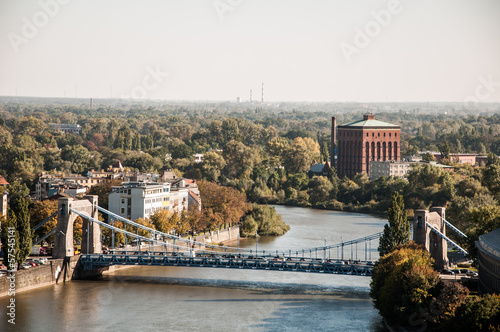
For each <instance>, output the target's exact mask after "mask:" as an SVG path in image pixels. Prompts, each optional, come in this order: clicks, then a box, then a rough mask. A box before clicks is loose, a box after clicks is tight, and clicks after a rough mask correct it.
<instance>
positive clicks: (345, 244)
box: [305, 232, 384, 250]
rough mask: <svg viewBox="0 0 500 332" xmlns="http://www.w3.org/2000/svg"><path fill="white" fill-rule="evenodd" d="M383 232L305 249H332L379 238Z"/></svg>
mask: <svg viewBox="0 0 500 332" xmlns="http://www.w3.org/2000/svg"><path fill="white" fill-rule="evenodd" d="M383 233H384V232H379V233H375V234H372V235H368V236H365V237H362V238H359V239H355V240H351V241H345V242H343V243H337V244H332V245H330V246H327V247H315V248H309V249H305V250H323V249H332V248H338V247H342V246H348V245H353V244H357V243H360V242H363V241H370V240H374V239H378V238H380V237H381V236H382V234H383Z"/></svg>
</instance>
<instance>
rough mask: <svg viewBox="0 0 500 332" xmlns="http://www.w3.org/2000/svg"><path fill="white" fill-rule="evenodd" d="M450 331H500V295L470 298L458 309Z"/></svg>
mask: <svg viewBox="0 0 500 332" xmlns="http://www.w3.org/2000/svg"><path fill="white" fill-rule="evenodd" d="M455 317H456V319H454V320H452V322H451V324H450V325H451V326H450V329H449V330H448V331H459V332H462V331H463V332H468V331H500V295H498V294H487V295H484V296H475V297H471V298H468V299H467V301H466V303H465V304H464V305H462V306H460V307H459V308H457V310H456V313H455Z"/></svg>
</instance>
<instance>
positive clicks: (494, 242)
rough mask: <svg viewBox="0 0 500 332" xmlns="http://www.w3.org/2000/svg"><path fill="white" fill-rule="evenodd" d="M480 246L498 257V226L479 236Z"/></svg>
mask: <svg viewBox="0 0 500 332" xmlns="http://www.w3.org/2000/svg"><path fill="white" fill-rule="evenodd" d="M479 243H480V244H481V246H482V247H483V248H484V249H485V250H486V251H488V252H489V253H491V254H492V255H495V256H496V257H500V228H497V229H495V230H494V231H491V232H489V233H486V234H484V235H481V236H480V237H479Z"/></svg>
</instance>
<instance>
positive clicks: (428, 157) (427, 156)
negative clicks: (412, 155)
mask: <svg viewBox="0 0 500 332" xmlns="http://www.w3.org/2000/svg"><path fill="white" fill-rule="evenodd" d="M422 160H423V161H427V162H431V161H435V160H436V159H435V158H434V155H432V154H431V153H429V152H426V153H424V154H423V155H422Z"/></svg>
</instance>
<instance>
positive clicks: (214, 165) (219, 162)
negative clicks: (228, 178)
mask: <svg viewBox="0 0 500 332" xmlns="http://www.w3.org/2000/svg"><path fill="white" fill-rule="evenodd" d="M224 167H226V161H225V160H224V158H223V157H222V156H221V155H220V154H218V153H217V152H214V151H211V152H207V154H205V158H203V162H202V165H201V172H202V174H203V177H204V178H205V179H207V180H208V181H215V182H217V181H218V180H219V176H220V173H221V171H222V169H224Z"/></svg>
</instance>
